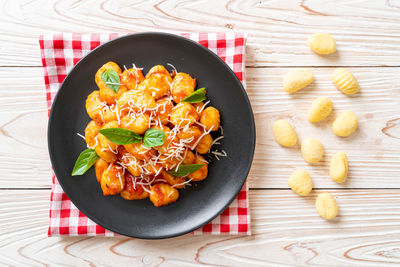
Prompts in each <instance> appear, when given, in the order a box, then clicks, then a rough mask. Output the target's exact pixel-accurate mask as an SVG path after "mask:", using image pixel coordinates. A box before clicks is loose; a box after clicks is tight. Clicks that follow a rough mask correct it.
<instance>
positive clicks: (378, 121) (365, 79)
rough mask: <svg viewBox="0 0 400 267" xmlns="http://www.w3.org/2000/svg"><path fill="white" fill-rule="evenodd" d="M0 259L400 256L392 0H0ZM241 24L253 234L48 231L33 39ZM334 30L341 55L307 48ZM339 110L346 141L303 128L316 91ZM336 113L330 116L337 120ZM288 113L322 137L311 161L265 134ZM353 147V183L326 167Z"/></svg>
mask: <svg viewBox="0 0 400 267" xmlns="http://www.w3.org/2000/svg"><path fill="white" fill-rule="evenodd" d="M0 4H1V10H0V12H1V13H0V77H1V78H0V125H1V126H0V150H1V153H0V167H1V171H0V189H1V190H0V262H1V263H3V264H5V265H16V266H21V265H38V266H40V265H70V266H77V265H81V266H85V265H99V266H113V265H114V266H116V265H119V266H127V265H128V264H131V265H146V266H156V265H161V266H194V265H202V264H203V265H208V264H210V265H226V266H251V265H255V266H258V265H264V266H265V265H271V266H278V265H285V266H287V265H319V266H349V265H351V264H354V265H370V266H376V265H377V264H379V263H381V264H382V265H385V266H390V265H393V266H395V265H398V264H400V1H399V0H386V1H383V0H381V1H378V0H375V1H367V0H364V1H363V0H359V1H354V0H332V1H322V0H303V1H294V0H293V1H289V0H285V1H282V0H275V1H274V0H253V1H251V0H247V1H241V0H233V1H221V0H216V1H213V0H209V1H207V0H179V1H172V0H171V1H168V0H158V1H140V0H137V1H128V0H126V1H122V0H120V1H111V0H102V1H97V0H93V1H67V0H58V1H48V0H18V1H17V0H8V1H7V0H3V1H0ZM138 31H169V32H190V31H193V32H197V31H209V32H217V31H242V32H247V33H248V35H249V38H248V48H247V58H246V64H247V65H246V66H247V68H246V71H247V85H248V95H249V97H250V100H251V103H252V106H253V110H254V113H255V119H256V124H257V147H256V153H255V158H254V163H253V166H252V170H251V172H250V175H249V179H248V181H249V187H250V192H249V198H250V207H251V216H252V232H253V235H252V236H197V237H193V236H184V237H178V238H173V239H169V240H161V241H144V240H137V239H131V238H125V237H119V238H93V237H79V238H57V237H55V238H48V237H47V227H48V208H49V196H50V176H51V171H50V162H49V156H48V153H47V143H46V126H47V110H46V104H45V95H44V82H43V77H42V68H41V61H40V52H39V46H38V40H37V37H38V35H39V34H41V33H46V32H81V33H87V32H121V33H131V32H138ZM321 31H322V32H329V33H331V34H332V35H333V36H334V37H335V39H336V40H337V47H338V52H337V53H335V54H333V55H330V56H327V57H320V56H317V55H315V54H313V53H312V52H310V50H309V48H308V47H307V45H306V39H307V37H308V36H309V35H310V34H312V33H314V32H321ZM293 66H309V67H310V68H312V69H313V72H314V74H315V76H316V81H315V82H314V83H313V84H312V86H310V87H308V88H307V89H305V90H303V91H301V92H299V93H298V94H296V95H294V96H288V95H287V94H285V93H284V92H283V91H282V89H281V77H282V75H283V74H284V73H285V72H286V71H288V69H289V68H291V67H293ZM336 66H345V67H348V68H349V69H350V70H351V71H352V72H353V73H354V75H355V76H356V77H357V78H358V80H359V82H360V85H361V93H360V94H359V95H358V96H356V97H346V96H344V95H342V94H340V93H339V92H338V91H337V90H336V89H335V87H334V86H333V84H332V83H331V82H330V74H331V72H332V68H333V67H336ZM320 95H324V96H328V97H331V98H332V100H333V102H334V107H335V109H336V112H337V111H340V110H343V109H352V110H353V111H354V112H355V113H356V114H357V116H358V118H359V130H358V131H357V132H356V133H355V134H353V136H351V137H350V138H346V139H341V138H338V137H336V136H334V134H333V133H332V132H331V130H330V122H331V121H332V119H329V123H320V124H317V125H311V124H310V123H308V122H307V121H306V120H305V112H306V110H307V108H308V105H309V103H310V102H311V100H312V99H313V98H315V97H317V96H320ZM333 117H334V116H330V118H333ZM277 118H287V119H289V120H290V121H291V122H292V123H293V124H294V125H295V128H296V130H297V132H298V134H299V137H300V139H301V138H304V137H306V136H309V135H312V136H315V137H317V138H319V139H320V140H321V141H322V143H323V144H324V146H325V149H326V157H325V159H324V160H323V161H322V162H321V163H320V164H317V165H316V166H308V165H306V164H305V162H304V161H303V160H302V158H301V156H300V152H299V149H298V148H295V149H283V148H281V147H279V146H278V145H277V144H276V143H275V142H274V141H273V136H272V133H271V124H272V122H273V121H274V120H275V119H277ZM337 150H343V151H346V152H347V153H348V157H349V161H350V174H349V180H348V182H347V183H346V184H343V185H338V184H336V183H334V182H333V181H332V180H331V179H330V178H329V176H328V164H329V158H330V157H331V156H332V155H333V153H334V152H336V151H337ZM296 167H305V168H306V169H307V170H309V171H310V173H312V178H313V180H314V184H315V187H316V190H314V193H313V194H312V195H311V196H310V197H304V198H301V197H299V196H297V195H294V194H293V193H292V192H291V191H290V190H289V189H288V186H287V178H288V176H289V175H290V173H291V172H292V171H293V170H294V169H295V168H296ZM318 192H331V193H332V194H334V195H335V196H336V197H337V202H338V204H339V206H340V216H339V217H338V218H337V220H335V221H334V222H326V221H324V220H322V219H321V218H320V217H319V216H318V215H317V214H316V211H315V209H314V199H315V196H316V194H317V193H318Z"/></svg>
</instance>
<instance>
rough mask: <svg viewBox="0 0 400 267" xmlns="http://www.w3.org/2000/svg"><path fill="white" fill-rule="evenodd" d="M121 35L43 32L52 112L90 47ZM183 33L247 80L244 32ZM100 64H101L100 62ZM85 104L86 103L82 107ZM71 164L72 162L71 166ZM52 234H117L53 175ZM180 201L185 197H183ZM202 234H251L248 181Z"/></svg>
mask: <svg viewBox="0 0 400 267" xmlns="http://www.w3.org/2000/svg"><path fill="white" fill-rule="evenodd" d="M118 36H120V35H119V34H116V33H111V34H70V33H61V34H49V35H43V36H40V39H39V44H40V50H41V56H42V63H43V69H44V81H45V84H46V99H47V107H48V111H49V112H50V108H51V104H52V102H53V99H54V96H55V95H56V93H57V91H58V89H59V88H60V85H61V83H62V81H63V80H64V78H65V77H66V75H67V73H68V72H69V71H70V70H71V69H72V67H73V66H74V65H75V64H76V63H77V62H78V61H79V60H80V59H81V58H82V57H83V56H85V55H86V54H88V53H89V52H90V50H92V49H94V48H95V47H97V46H98V45H100V44H102V43H105V42H107V41H109V40H111V39H114V38H116V37H118ZM182 36H184V37H187V38H189V39H192V40H193V41H196V42H198V43H200V44H202V45H204V46H205V47H207V48H208V49H210V50H211V51H213V52H214V53H215V54H217V55H218V56H219V57H220V58H222V59H223V60H224V61H225V62H226V63H227V64H228V65H229V67H231V68H232V69H233V71H234V72H235V74H236V75H237V77H238V78H239V80H240V81H241V82H242V83H243V84H244V83H245V78H244V68H245V64H244V59H245V43H246V36H245V35H244V34H241V33H233V32H227V33H190V34H182ZM99 67H100V66H99ZM82 108H84V107H82ZM71 167H72V166H71ZM50 201H51V206H50V227H49V231H48V235H49V236H56V235H65V236H79V235H89V236H115V235H117V234H115V233H113V232H111V231H109V230H106V229H104V228H103V227H101V226H99V225H96V224H95V223H94V222H93V221H91V220H90V219H88V218H87V217H86V216H85V215H84V214H83V213H82V212H80V211H79V210H78V209H77V208H76V207H75V205H74V204H73V203H72V202H71V201H70V200H69V198H68V197H67V195H66V194H65V193H64V191H63V190H62V188H61V186H60V184H59V183H58V181H57V178H56V177H55V176H54V175H53V179H52V190H51V198H50ZM180 201H184V200H183V199H181V200H180ZM193 233H194V234H195V235H201V234H250V213H249V209H248V201H247V187H246V184H245V185H244V186H243V188H242V190H241V191H240V193H239V194H238V196H237V198H236V199H235V200H234V201H233V202H232V203H231V205H230V206H229V207H228V208H227V209H226V210H225V211H224V212H223V213H221V214H220V215H219V216H218V217H216V218H215V219H214V220H213V221H212V222H210V223H209V224H207V225H205V226H203V227H202V228H200V229H197V230H195V231H194V232H193Z"/></svg>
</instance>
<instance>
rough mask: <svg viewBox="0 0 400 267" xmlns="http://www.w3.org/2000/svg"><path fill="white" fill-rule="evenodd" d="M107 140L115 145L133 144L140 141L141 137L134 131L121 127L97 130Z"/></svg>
mask: <svg viewBox="0 0 400 267" xmlns="http://www.w3.org/2000/svg"><path fill="white" fill-rule="evenodd" d="M99 133H101V134H102V135H104V136H105V137H106V138H107V139H108V140H110V141H111V142H113V143H114V144H117V145H127V144H134V143H138V142H140V141H142V139H143V138H142V137H141V136H140V135H138V134H137V133H135V132H134V131H131V130H128V129H122V128H107V129H101V130H99Z"/></svg>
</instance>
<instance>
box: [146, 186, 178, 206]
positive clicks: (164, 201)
mask: <svg viewBox="0 0 400 267" xmlns="http://www.w3.org/2000/svg"><path fill="white" fill-rule="evenodd" d="M150 191H151V193H150V201H151V202H153V204H154V206H156V207H160V206H165V205H168V204H171V203H173V202H175V201H176V200H177V199H178V197H179V192H178V190H176V188H175V187H172V186H170V185H169V184H165V183H157V184H155V185H153V186H152V187H151V190H150Z"/></svg>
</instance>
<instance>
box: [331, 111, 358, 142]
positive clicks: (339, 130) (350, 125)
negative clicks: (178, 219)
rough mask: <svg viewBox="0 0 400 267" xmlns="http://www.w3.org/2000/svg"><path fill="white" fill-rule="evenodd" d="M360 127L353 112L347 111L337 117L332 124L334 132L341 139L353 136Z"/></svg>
mask: <svg viewBox="0 0 400 267" xmlns="http://www.w3.org/2000/svg"><path fill="white" fill-rule="evenodd" d="M357 127H358V120H357V117H356V114H354V112H353V111H351V110H345V111H343V112H342V113H340V114H339V116H337V118H336V119H335V121H334V122H333V124H332V130H333V132H334V133H335V134H336V135H337V136H340V137H346V136H349V135H351V134H352V133H353V132H354V131H355V130H356V129H357Z"/></svg>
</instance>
